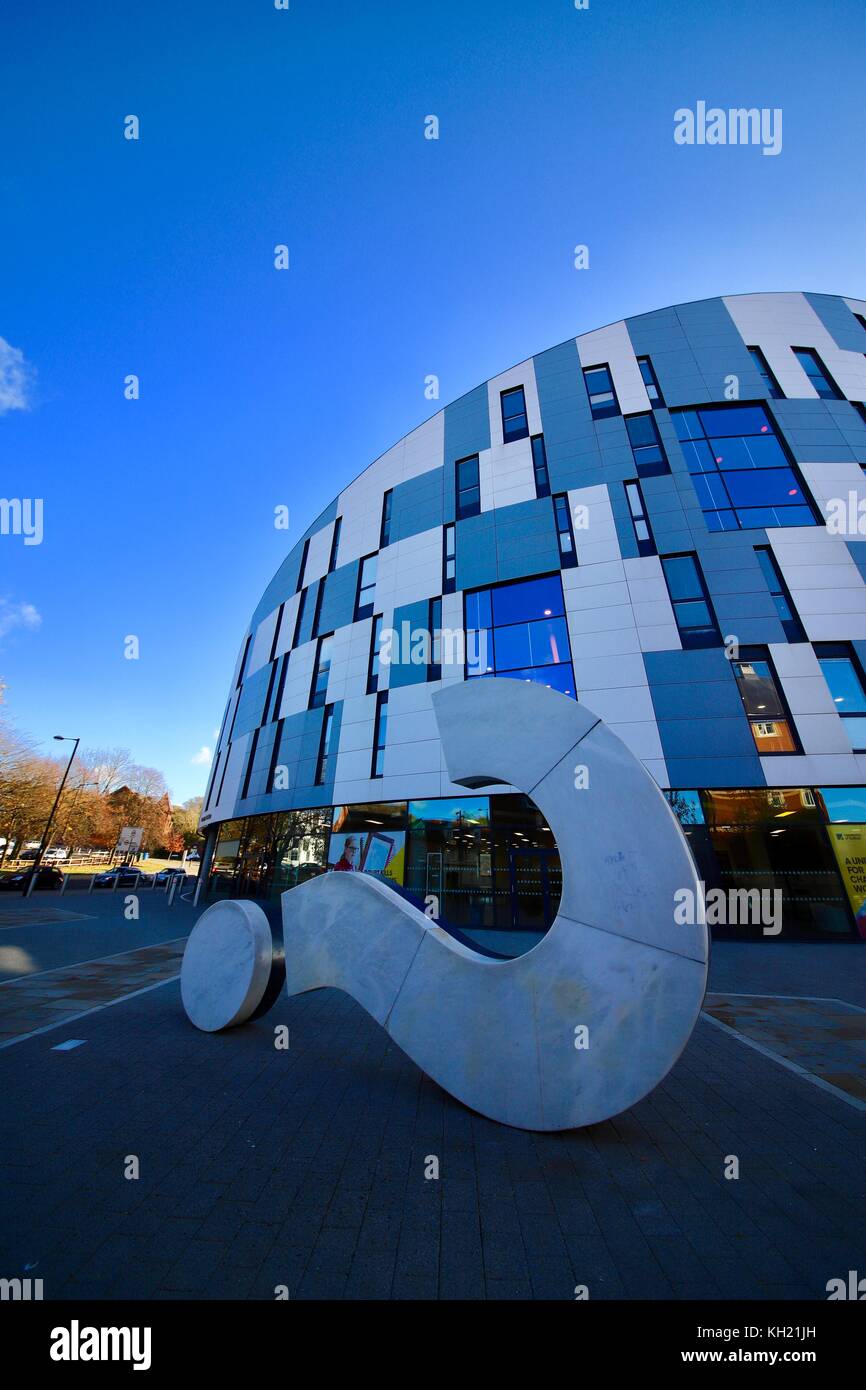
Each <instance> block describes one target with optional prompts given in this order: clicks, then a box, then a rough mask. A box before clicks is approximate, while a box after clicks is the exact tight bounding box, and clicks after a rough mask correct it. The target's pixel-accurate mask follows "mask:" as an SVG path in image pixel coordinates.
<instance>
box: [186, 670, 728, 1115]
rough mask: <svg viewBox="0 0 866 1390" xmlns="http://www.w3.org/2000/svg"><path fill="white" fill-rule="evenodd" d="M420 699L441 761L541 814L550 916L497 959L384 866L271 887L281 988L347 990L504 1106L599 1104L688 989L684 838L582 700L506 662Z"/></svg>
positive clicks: (655, 1042) (688, 870)
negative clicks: (430, 715)
mask: <svg viewBox="0 0 866 1390" xmlns="http://www.w3.org/2000/svg"><path fill="white" fill-rule="evenodd" d="M433 705H434V709H435V713H436V718H437V722H438V725H439V732H440V737H441V740H442V746H443V750H444V753H445V759H446V764H447V768H448V775H449V777H450V778H451V780H452V781H453V782H456V783H458V784H459V785H461V786H464V787H468V788H472V789H478V788H481V787H486V786H488V785H493V784H496V783H499V784H503V783H504V784H506V785H508V786H510V787H513V788H516V789H517V790H519V791H523V792H526V793H527V795H529V796H530V797H531V798H532V800H533V801H534V802H535V804H536V806H538V808H539V810H540V811H541V813H542V815H543V816H544V818H545V820H546V821H547V823H548V825H549V826H550V828H551V830H552V831H553V834H554V836H555V838H556V842H557V845H558V847H559V854H560V860H561V864H562V899H561V903H560V909H559V912H558V913H557V916H556V918H555V920H554V922H553V924H552V926H551V927H550V930H549V931H548V933H547V935H546V936H545V937H544V938H543V939H542V940H541V941H540V942H539V943H538V945H537V946H535V947H534V948H533V949H532V950H530V951H528V952H527V953H526V954H525V955H523V956H520V957H518V958H516V959H514V960H494V959H490V958H489V957H486V956H483V955H481V954H479V953H478V952H476V951H473V950H472V949H471V948H470V947H469V946H467V945H465V944H464V943H462V942H460V941H458V940H456V939H455V938H454V937H453V936H451V935H450V934H449V933H448V932H447V931H446V930H444V929H443V928H442V927H439V926H437V925H436V923H435V922H432V921H431V920H430V919H429V918H428V917H426V916H425V915H424V914H423V913H422V912H421V911H420V910H419V909H417V908H416V907H414V906H413V905H412V904H411V903H409V902H407V901H405V900H404V899H402V898H400V897H399V896H398V895H397V894H395V893H394V892H393V891H392V890H391V889H390V888H389V887H388V886H387V885H386V884H384V883H382V882H380V881H379V880H377V879H375V878H372V877H370V876H368V875H365V874H335V873H329V874H324V875H322V876H321V877H319V878H316V879H312V880H311V881H310V882H308V883H305V884H302V885H300V886H299V887H297V888H294V889H292V890H290V891H289V892H287V893H284V894H283V899H282V910H283V928H284V940H285V955H286V983H287V989H288V993H289V994H290V995H294V994H300V993H303V992H304V991H307V990H311V989H321V988H323V987H325V986H333V987H336V988H338V989H342V990H345V991H346V992H347V993H348V994H351V995H352V996H353V998H355V999H356V1000H357V1001H358V1002H359V1003H360V1004H361V1005H362V1006H363V1007H364V1008H365V1009H366V1010H367V1012H368V1013H370V1014H371V1015H372V1016H373V1018H375V1019H376V1020H377V1022H378V1023H380V1024H381V1025H382V1027H383V1028H385V1029H386V1031H387V1032H388V1033H389V1034H390V1036H391V1037H392V1038H393V1039H394V1041H395V1042H396V1043H398V1044H399V1046H400V1047H401V1048H403V1050H404V1051H405V1052H406V1053H408V1055H409V1056H410V1057H411V1058H412V1059H413V1061H415V1062H416V1063H417V1064H418V1066H420V1067H421V1068H423V1070H424V1071H426V1072H427V1073H428V1075H429V1076H431V1077H432V1078H433V1079H434V1080H435V1081H437V1082H438V1083H439V1085H441V1086H442V1087H443V1088H444V1089H445V1090H447V1091H449V1092H450V1093H451V1094H452V1095H454V1096H456V1097H457V1098H458V1099H459V1100H461V1101H463V1102H464V1103H465V1104H466V1105H468V1106H471V1107H472V1108H473V1109H474V1110H477V1111H479V1112H480V1113H481V1114H483V1115H487V1116H489V1117H490V1118H491V1119H494V1120H498V1121H501V1122H502V1123H503V1124H508V1125H513V1126H515V1127H517V1128H520V1129H530V1130H559V1129H571V1128H575V1127H577V1126H580V1125H588V1124H595V1123H598V1122H599V1121H601V1120H605V1119H609V1118H610V1117H611V1116H612V1115H616V1114H619V1113H620V1112H621V1111H623V1110H626V1109H628V1107H629V1106H631V1105H634V1104H635V1102H636V1101H638V1100H640V1099H641V1098H642V1097H643V1096H645V1095H646V1094H647V1093H648V1092H649V1091H651V1090H652V1089H653V1087H654V1086H656V1085H658V1083H659V1082H660V1081H661V1080H662V1078H663V1077H664V1076H665V1075H666V1074H667V1072H668V1071H669V1070H670V1068H671V1067H672V1066H673V1064H674V1063H675V1062H676V1060H677V1058H678V1057H679V1055H680V1053H681V1052H682V1050H683V1048H684V1047H685V1045H686V1043H687V1042H688V1039H689V1036H690V1035H691V1032H692V1029H693V1027H694V1024H695V1022H696V1020H697V1017H698V1014H699V1012H700V1008H701V1004H702V1002H703V997H704V993H705V989H706V979H707V930H706V927H705V926H704V925H703V924H702V923H701V922H697V923H694V924H691V925H679V924H677V923H676V922H675V921H674V908H675V894H676V893H677V891H678V890H682V889H689V890H690V891H691V892H692V893H693V894H694V899H693V900H694V901H695V902H697V903H700V901H701V885H700V881H699V879H698V875H697V872H696V870H695V866H694V862H693V860H692V856H691V852H690V850H689V848H688V845H687V843H686V840H685V837H684V835H683V833H682V830H681V829H680V826H679V823H678V821H677V820H676V817H675V816H674V815H673V813H672V812H671V810H670V807H669V806H668V804H667V802H666V800H665V798H664V797H663V796H662V793H661V792H660V790H659V788H658V787H657V786H656V783H655V782H654V781H653V779H652V778H651V777H650V775H649V773H647V771H646V770H645V768H644V767H643V765H642V764H641V763H640V762H639V761H638V760H637V758H635V756H634V755H633V754H632V753H631V752H630V751H629V750H628V749H627V748H626V747H625V745H624V744H623V743H621V742H620V740H619V739H618V738H616V737H615V735H613V734H612V733H611V732H610V730H609V729H607V728H605V726H604V725H603V724H602V723H601V721H600V720H599V719H598V718H597V717H596V716H595V715H594V714H592V713H591V712H590V710H588V709H587V707H586V706H585V705H582V704H578V703H577V702H576V701H574V700H571V699H568V698H567V697H565V696H563V695H560V694H558V693H556V692H554V691H551V690H548V689H546V688H545V687H542V686H539V685H536V684H532V683H529V682H522V681H516V680H507V679H505V680H503V679H483V680H471V681H465V682H460V683H458V684H455V685H452V686H447V687H445V688H444V689H442V690H441V691H439V692H438V693H437V694H435V695H434V696H433ZM217 906H218V907H222V906H224V905H223V904H219V905H217ZM215 910H216V909H210V911H215ZM700 915H701V914H696V916H700ZM207 917H208V913H205V914H204V916H203V917H202V918H201V919H200V922H199V927H203V926H205V924H206V919H207ZM198 929H199V928H198V927H197V928H196V930H198ZM193 935H195V933H194V934H193ZM190 940H191V942H192V940H193V938H190ZM199 964H200V965H204V961H203V960H201V961H200V962H199ZM185 968H186V959H185V960H184V969H185ZM184 997H185V998H186V995H185V996H184ZM225 1012H226V1013H227V1012H228V1008H227V1009H226V1010H225ZM193 1021H194V1022H195V1021H196V1020H195V1019H193ZM234 1021H240V1020H239V1019H238V1018H237V1017H236V1018H235V1020H234Z"/></svg>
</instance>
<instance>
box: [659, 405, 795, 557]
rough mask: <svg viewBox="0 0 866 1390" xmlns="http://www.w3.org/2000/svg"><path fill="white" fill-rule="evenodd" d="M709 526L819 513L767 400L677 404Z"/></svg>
mask: <svg viewBox="0 0 866 1390" xmlns="http://www.w3.org/2000/svg"><path fill="white" fill-rule="evenodd" d="M671 419H672V420H673V422H674V428H675V429H676V432H677V438H678V439H679V441H680V448H681V449H682V451H683V456H684V457H685V460H686V466H687V468H688V470H689V472H690V473H691V475H692V482H693V483H694V487H695V492H696V493H697V496H698V500H699V502H700V504H701V507H702V509H703V513H704V517H705V519H706V523H707V529H708V530H710V531H736V530H739V529H740V528H744V529H748V528H749V527H764V526H814V525H815V515H814V512H813V511H812V507H811V505H810V503H809V500H808V498H807V496H806V493H805V490H804V488H803V484H802V482H801V481H800V478H799V477H798V475H797V473H796V472H795V470H794V468H793V466H792V464H791V462H790V461H789V459H788V455H787V454H786V452H785V448H784V445H783V443H782V441H781V439H780V437H779V436H778V435H777V433H776V431H775V429H774V426H773V421H772V420H771V418H770V416H769V414H768V412H767V411H766V410H765V409H764V407H763V406H762V405H714V406H698V407H697V408H696V409H693V410H672V411H671Z"/></svg>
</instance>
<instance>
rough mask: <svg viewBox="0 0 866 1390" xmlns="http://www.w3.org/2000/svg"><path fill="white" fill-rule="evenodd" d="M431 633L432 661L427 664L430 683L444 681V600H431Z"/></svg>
mask: <svg viewBox="0 0 866 1390" xmlns="http://www.w3.org/2000/svg"><path fill="white" fill-rule="evenodd" d="M428 626H429V631H430V660H429V662H428V663H427V679H428V681H439V680H441V679H442V600H441V598H431V600H430V609H429V613H428Z"/></svg>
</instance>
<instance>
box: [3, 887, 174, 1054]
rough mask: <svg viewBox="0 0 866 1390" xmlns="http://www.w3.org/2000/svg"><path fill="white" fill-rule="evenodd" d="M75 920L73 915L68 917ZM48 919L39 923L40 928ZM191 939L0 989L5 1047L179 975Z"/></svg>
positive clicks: (44, 974) (5, 983) (8, 982)
mask: <svg viewBox="0 0 866 1390" xmlns="http://www.w3.org/2000/svg"><path fill="white" fill-rule="evenodd" d="M69 915H70V916H74V914H69ZM45 920H53V919H46V918H45V917H44V916H43V917H42V918H41V919H40V924H41V922H42V921H45ZM185 946H186V937H179V938H178V939H177V940H176V941H166V942H163V943H161V944H160V945H158V946H143V947H141V948H140V949H139V950H137V951H123V952H120V953H118V954H117V955H113V956H106V957H104V958H103V959H102V960H92V961H86V962H84V963H83V964H81V965H71V966H65V967H62V968H58V969H57V970H46V971H43V972H42V973H41V974H37V975H25V976H23V977H22V978H21V979H20V980H5V981H3V982H2V983H0V1046H2V1045H3V1044H4V1043H9V1042H10V1041H11V1040H12V1039H15V1038H19V1037H22V1036H24V1035H26V1034H27V1033H33V1032H36V1031H37V1029H40V1028H45V1027H47V1026H48V1025H49V1024H56V1023H58V1022H60V1021H62V1020H63V1019H65V1018H75V1017H77V1016H78V1015H79V1014H81V1013H84V1012H86V1011H87V1010H88V1009H94V1008H98V1007H99V1006H100V1005H102V1004H107V1003H109V1002H113V1001H114V1000H116V999H120V998H122V997H123V996H125V995H127V994H132V993H134V991H136V990H139V989H146V988H147V987H148V986H149V985H154V984H159V983H161V982H162V981H163V980H169V979H174V978H175V977H176V976H177V975H178V974H179V972H180V964H181V960H182V959H183V952H184V947H185Z"/></svg>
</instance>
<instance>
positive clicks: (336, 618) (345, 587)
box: [304, 560, 360, 633]
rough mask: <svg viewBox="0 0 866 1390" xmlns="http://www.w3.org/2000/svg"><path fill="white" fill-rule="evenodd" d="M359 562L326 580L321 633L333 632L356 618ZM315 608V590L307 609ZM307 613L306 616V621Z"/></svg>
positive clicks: (339, 570)
mask: <svg viewBox="0 0 866 1390" xmlns="http://www.w3.org/2000/svg"><path fill="white" fill-rule="evenodd" d="M359 564H360V561H359V560H353V561H352V563H351V564H350V565H341V566H340V568H339V569H337V570H334V573H333V574H329V575H328V576H327V578H326V579H325V593H324V596H323V598H322V611H321V614H320V617H319V632H320V633H322V632H333V631H334V629H335V628H338V627H344V626H345V625H346V623H351V622H352V620H353V618H354V616H355V596H356V594H357V590H358V566H359ZM314 607H315V594H314V592H313V590H312V589H311V590H310V593H309V595H308V597H307V608H308V609H312V608H314ZM306 618H307V613H305V614H304V619H305V621H306Z"/></svg>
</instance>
